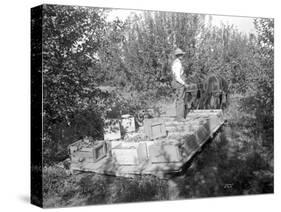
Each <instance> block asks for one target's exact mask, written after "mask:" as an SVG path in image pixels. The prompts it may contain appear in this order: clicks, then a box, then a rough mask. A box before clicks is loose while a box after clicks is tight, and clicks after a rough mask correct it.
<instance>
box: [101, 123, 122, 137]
mask: <svg viewBox="0 0 281 212" xmlns="http://www.w3.org/2000/svg"><path fill="white" fill-rule="evenodd" d="M118 139H121V128H120V120H119V119H107V120H105V122H104V140H118Z"/></svg>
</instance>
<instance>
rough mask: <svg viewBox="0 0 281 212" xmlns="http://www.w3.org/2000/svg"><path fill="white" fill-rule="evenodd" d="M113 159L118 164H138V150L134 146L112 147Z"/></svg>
mask: <svg viewBox="0 0 281 212" xmlns="http://www.w3.org/2000/svg"><path fill="white" fill-rule="evenodd" d="M112 157H113V160H114V161H115V162H116V163H117V164H119V165H138V164H139V159H138V152H137V149H136V148H130V149H129V148H128V149H125V148H120V149H112Z"/></svg>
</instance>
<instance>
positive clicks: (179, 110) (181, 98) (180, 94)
mask: <svg viewBox="0 0 281 212" xmlns="http://www.w3.org/2000/svg"><path fill="white" fill-rule="evenodd" d="M172 86H173V88H174V89H176V117H177V119H182V118H185V87H184V85H182V84H180V83H179V82H177V81H175V80H173V81H172Z"/></svg>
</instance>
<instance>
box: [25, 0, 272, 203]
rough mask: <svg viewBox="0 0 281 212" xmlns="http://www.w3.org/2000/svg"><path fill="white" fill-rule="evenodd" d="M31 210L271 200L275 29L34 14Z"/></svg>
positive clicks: (213, 20) (204, 18) (235, 22)
mask: <svg viewBox="0 0 281 212" xmlns="http://www.w3.org/2000/svg"><path fill="white" fill-rule="evenodd" d="M30 13H31V20H30V26H31V202H32V203H33V204H35V205H38V206H40V207H44V208H56V207H72V206H86V205H105V204H115V203H129V202H130V203H132V202H134V203H135V202H148V201H167V200H186V199H199V198H207V197H208V198H209V197H228V196H242V195H256V194H272V193H274V19H273V18H266V17H248V16H233V15H219V14H201V13H187V12H171V11H160V10H140V9H120V8H107V7H105V8H103V7H89V6H76V5H75V6H71V5H55V4H43V5H41V6H37V7H34V8H32V9H31V12H30Z"/></svg>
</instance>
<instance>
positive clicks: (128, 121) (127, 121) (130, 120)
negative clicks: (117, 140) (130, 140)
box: [121, 115, 136, 133]
mask: <svg viewBox="0 0 281 212" xmlns="http://www.w3.org/2000/svg"><path fill="white" fill-rule="evenodd" d="M121 129H122V131H123V132H124V133H131V132H135V131H136V126H135V118H134V117H133V116H130V115H123V116H122V119H121Z"/></svg>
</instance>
